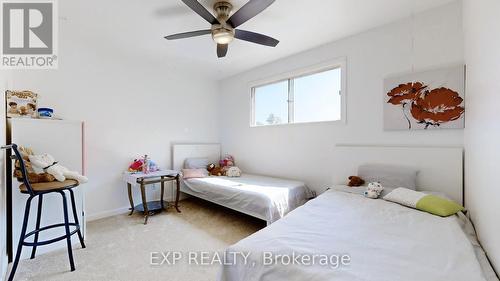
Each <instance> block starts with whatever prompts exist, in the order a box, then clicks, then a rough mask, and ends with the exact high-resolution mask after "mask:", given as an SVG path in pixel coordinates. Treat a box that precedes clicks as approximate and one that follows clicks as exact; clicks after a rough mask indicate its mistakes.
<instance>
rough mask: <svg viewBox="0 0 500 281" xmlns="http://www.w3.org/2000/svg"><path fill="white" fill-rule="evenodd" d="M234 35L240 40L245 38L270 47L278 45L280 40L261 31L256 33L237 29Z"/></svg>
mask: <svg viewBox="0 0 500 281" xmlns="http://www.w3.org/2000/svg"><path fill="white" fill-rule="evenodd" d="M234 37H235V38H238V39H240V40H245V41H248V42H252V43H256V44H260V45H265V46H269V47H276V46H277V45H278V43H279V42H280V41H278V40H276V39H274V38H272V37H269V36H267V35H263V34H260V33H255V32H251V31H246V30H240V29H236V30H235V33H234Z"/></svg>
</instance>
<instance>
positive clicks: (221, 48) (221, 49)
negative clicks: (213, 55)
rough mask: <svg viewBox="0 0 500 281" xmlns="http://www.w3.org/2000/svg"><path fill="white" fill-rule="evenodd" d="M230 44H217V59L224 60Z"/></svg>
mask: <svg viewBox="0 0 500 281" xmlns="http://www.w3.org/2000/svg"><path fill="white" fill-rule="evenodd" d="M227 47H228V44H217V57H219V58H223V57H225V56H226V54H227Z"/></svg>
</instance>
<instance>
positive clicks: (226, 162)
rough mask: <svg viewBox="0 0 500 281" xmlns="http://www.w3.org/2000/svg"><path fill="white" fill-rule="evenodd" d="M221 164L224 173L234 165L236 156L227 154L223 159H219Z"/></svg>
mask: <svg viewBox="0 0 500 281" xmlns="http://www.w3.org/2000/svg"><path fill="white" fill-rule="evenodd" d="M219 165H220V166H221V168H222V170H224V173H225V172H227V170H229V168H231V167H232V166H234V157H233V156H231V155H229V154H228V155H226V156H225V157H224V158H223V159H222V160H220V161H219Z"/></svg>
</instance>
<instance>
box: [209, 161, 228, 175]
mask: <svg viewBox="0 0 500 281" xmlns="http://www.w3.org/2000/svg"><path fill="white" fill-rule="evenodd" d="M207 170H208V172H209V173H210V175H211V176H217V177H220V176H224V170H223V169H222V168H221V167H217V166H215V164H214V163H210V164H208V166H207Z"/></svg>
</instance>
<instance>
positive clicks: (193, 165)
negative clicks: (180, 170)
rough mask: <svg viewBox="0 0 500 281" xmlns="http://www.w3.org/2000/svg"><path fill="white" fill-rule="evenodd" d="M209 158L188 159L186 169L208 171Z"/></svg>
mask: <svg viewBox="0 0 500 281" xmlns="http://www.w3.org/2000/svg"><path fill="white" fill-rule="evenodd" d="M207 166H208V158H186V160H184V168H186V169H207Z"/></svg>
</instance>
